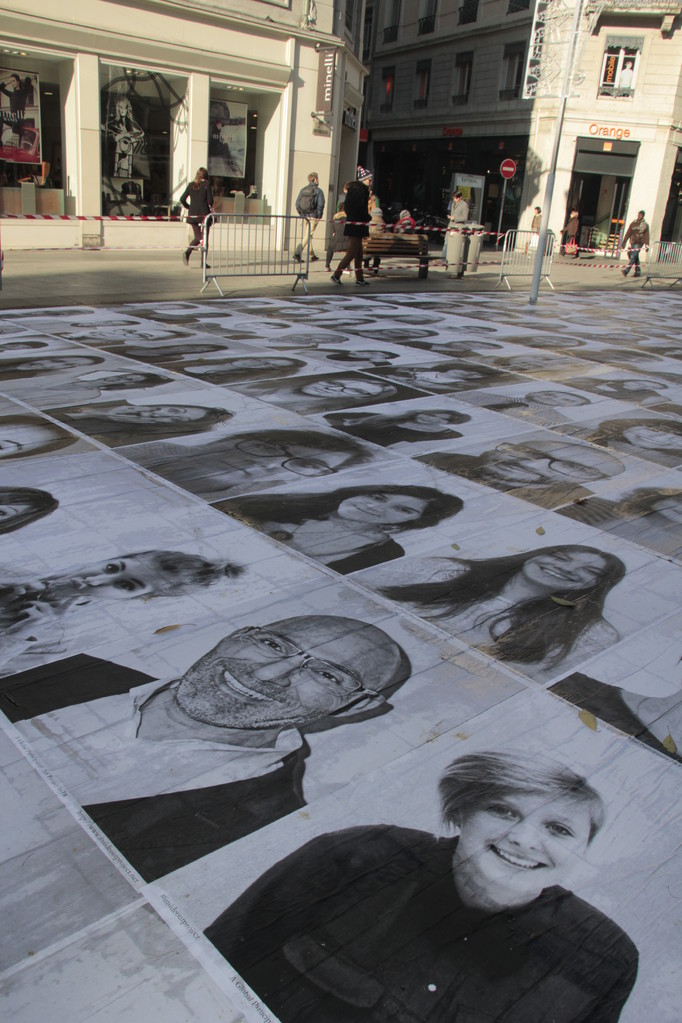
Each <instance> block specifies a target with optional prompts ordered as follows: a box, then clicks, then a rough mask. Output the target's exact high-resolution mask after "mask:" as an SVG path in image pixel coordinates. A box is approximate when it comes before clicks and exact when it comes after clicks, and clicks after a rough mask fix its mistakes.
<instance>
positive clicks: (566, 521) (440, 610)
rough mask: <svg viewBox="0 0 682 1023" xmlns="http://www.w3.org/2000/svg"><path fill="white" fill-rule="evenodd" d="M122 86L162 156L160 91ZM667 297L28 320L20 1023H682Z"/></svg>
mask: <svg viewBox="0 0 682 1023" xmlns="http://www.w3.org/2000/svg"><path fill="white" fill-rule="evenodd" d="M20 84H21V83H20ZM110 84H111V85H115V86H116V88H112V89H108V90H105V91H106V96H105V100H106V101H107V102H106V103H105V104H104V113H103V118H104V115H105V114H106V115H107V116H108V117H109V118H111V119H113V120H116V118H118V119H119V121H120V124H121V125H122V126H124V127H125V128H126V131H127V132H128V136H129V137H130V138H131V139H132V135H134V133H135V131H136V128H135V124H134V123H133V121H134V122H136V123H137V125H138V126H140V127H142V128H144V125H145V124H146V123H147V122H146V120H145V118H146V114H145V110H146V107H145V102H146V99H145V97H147V99H149V98H150V97H152V96H153V90H154V88H155V83H154V82H153V81H152V80H151V78H148V77H147V76H146V74H145V75H142V74H140V75H137V77H135V79H134V80H133V78H131V77H130V76H129V77H128V78H126V79H121V80H120V81H116V82H113V81H112V83H110ZM164 88H165V86H164ZM8 89H9V86H8ZM163 96H166V93H165V92H163V90H162V96H161V98H162V99H163ZM126 97H127V98H128V99H129V101H130V109H129V108H128V105H127V104H125V103H123V102H121V103H119V107H118V111H117V109H116V100H117V99H120V100H121V101H122V100H124V99H125V98H126ZM168 97H169V99H168V102H170V101H171V99H172V96H171V95H170V93H168ZM5 98H6V97H5ZM109 101H110V102H109ZM8 102H9V101H8ZM163 102H164V103H165V102H166V100H165V99H164V100H163ZM173 102H175V100H173ZM3 103H4V99H3ZM221 104H222V101H221ZM223 105H224V104H223ZM107 111H108V113H107ZM131 111H132V113H131ZM212 113H213V114H214V115H215V118H216V123H217V121H218V120H220V133H221V141H223V142H224V141H225V140H224V139H223V136H222V131H223V126H225V125H226V126H227V127H228V128H235V129H239V130H241V127H242V126H240V125H239V124H238V123H231V122H238V121H239V118H242V116H243V118H246V112H245V111H240V110H239V108H238V107H234V106H233V105H232V104H231V103H230V104H229V111H228V110H225V109H222V106H221V109H220V110H218V109H217V108H216V109H215V110H213V112H212ZM103 123H104V120H103ZM244 123H245V122H244ZM5 130H7V128H6V129H5ZM112 140H113V135H112V136H109V141H110V142H112ZM133 141H134V140H133ZM140 142H141V143H142V140H140ZM230 142H234V140H233V139H230V140H228V141H227V144H228V147H229V145H230ZM105 148H106V147H105ZM115 148H116V147H115V145H113V142H112V145H111V146H109V148H106V153H107V159H111V160H114V159H116V158H117V155H116V152H115ZM124 148H125V147H124ZM133 149H134V150H135V151H134V152H133V154H132V155H133V163H132V167H131V166H130V165H128V166H127V167H126V168H125V177H124V178H123V179H122V180H126V181H130V182H133V183H134V181H135V179H136V176H139V177H140V180H141V181H143V182H144V181H146V178H145V177H144V174H143V171H144V162H145V159H146V154H145V152H144V145H143V144H141V145H140V147H139V148H137V149H135V147H133ZM238 150H239V146H238V144H235V145H234V148H233V149H230V154H231V156H230V158H233V157H234V158H235V159H238V157H237V156H236V155H235V154H237V153H238ZM125 155H126V154H125V153H124V152H123V151H122V150H121V152H119V156H118V158H119V159H121V160H124V158H125ZM224 155H225V154H224V151H223V156H224ZM136 161H137V164H136ZM112 170H113V168H112V167H109V169H108V173H112ZM121 170H123V167H121ZM129 172H130V173H129ZM225 173H226V174H227V175H228V176H236V171H235V170H234V168H232V169H229V170H226V171H225ZM131 198H132V196H128V199H131ZM640 298H641V295H632V296H630V295H627V294H619V296H618V298H617V300H616V299H614V300H613V301H607V300H606V299H605V297H604V295H599V296H593V295H591V294H588V295H586V296H584V297H581V299H580V301H579V302H578V301H576V298H575V296H564V295H551V296H547V298H546V299H545V301H544V302H543V304H542V305H541V306H540V307H538V309H537V310H535V311H534V312H533V314H532V315H530V314H529V312H528V310H527V308H526V306H525V305H524V304H523V303H522V302H521V301H520V300H518V301H517V300H516V298H515V297H514V296H513V295H512V296H511V297H507V296H502V295H485V296H477V295H471V294H466V293H458V294H457V295H456V296H454V295H450V294H424V293H421V292H419V293H417V292H414V293H411V294H409V295H408V294H390V295H387V294H383V295H382V294H380V293H379V291H378V290H377V291H376V292H375V293H373V295H372V300H371V302H368V301H365V300H363V299H362V298H361V297H360V296H356V295H355V294H354V295H352V296H350V295H349V296H345V295H344V296H343V297H342V298H341V297H339V296H336V295H335V296H331V297H330V296H320V297H319V298H318V297H316V296H313V295H311V296H308V297H305V298H300V299H298V298H295V299H294V298H290V299H281V300H274V299H270V300H267V299H264V300H259V302H258V305H257V307H253V306H252V305H251V304H250V303H249V302H248V301H244V300H235V299H229V300H218V301H215V302H214V301H211V302H208V303H206V304H202V303H197V302H181V303H164V304H162V305H159V304H155V303H138V304H136V305H134V306H131V307H121V308H117V309H106V308H98V309H94V308H89V307H74V308H59V309H46V310H41V311H35V310H22V311H18V310H15V311H4V312H2V313H0V391H1V394H0V462H1V463H2V467H3V472H2V479H1V480H0V655H1V656H2V667H1V668H0V710H1V711H2V714H3V717H2V721H3V725H2V728H3V731H2V733H0V757H2V761H3V765H4V767H5V769H4V771H3V773H2V775H0V798H1V799H2V803H3V806H5V807H7V810H8V815H9V817H10V819H11V820H12V822H13V826H12V827H11V828H7V829H6V832H7V833H6V834H3V842H2V848H1V849H0V878H1V879H2V883H1V884H0V893H1V894H0V906H1V907H2V910H3V919H5V920H6V925H5V928H4V934H5V940H3V941H2V942H1V943H0V963H1V967H0V968H2V969H3V970H5V973H3V975H2V977H3V986H4V993H5V995H6V1003H7V1015H8V1018H12V1019H13V1020H14V1019H17V1020H23V1019H34V1018H37V1015H38V1013H39V1012H41V1010H42V1015H44V1016H45V1017H47V1016H48V1015H49V1016H50V1018H54V1019H55V1023H62V1021H64V1023H66V1020H67V1019H69V1020H72V1019H80V1018H82V1019H83V1020H85V1019H88V1018H91V1016H92V1006H93V1005H96V1006H97V1007H98V1008H99V1006H100V1003H102V1000H104V1002H105V1003H106V1004H107V1005H113V1006H115V1007H116V1010H115V1011H116V1013H117V1018H131V1019H137V1018H145V1019H146V1018H150V1019H151V1018H164V1019H165V1020H167V1023H180V1021H181V1020H184V1019H186V1018H192V1019H197V1020H202V1021H203V1020H214V1019H218V1018H220V1019H223V1018H224V1019H226V1020H227V1021H228V1023H242V1021H243V1020H246V1021H247V1023H251V1021H255V1020H259V1021H262V1020H268V1019H271V1020H275V1019H280V1020H281V1021H282V1023H288V1021H295V1023H313V1021H314V1023H363V1021H368V1023H388V1021H389V1020H390V1021H396V1020H398V1021H409V1023H451V1021H452V1020H453V1019H454V1018H455V1017H456V1018H457V1020H458V1021H459V1020H467V1023H483V1021H484V1020H485V1021H489V1020H490V1021H499V1023H502V1021H503V1020H505V1021H508V1023H546V1021H547V1020H549V1019H552V1020H556V1021H557V1023H578V1021H583V1023H588V1021H589V1023H596V1021H599V1023H616V1021H618V1020H622V1021H624V1023H640V1021H641V1020H643V1019H649V1018H655V1019H656V1023H678V1020H679V1016H680V1013H679V997H678V994H677V991H678V984H677V979H676V977H675V970H676V969H677V968H678V964H679V962H680V961H682V955H681V954H680V953H681V952H682V949H680V942H679V936H678V934H677V930H678V929H676V921H677V918H678V917H679V904H680V899H681V898H682V889H681V888H680V883H679V876H680V869H679V868H680V864H679V844H680V827H679V814H678V813H677V810H676V805H677V803H676V801H677V800H678V790H679V771H680V759H681V754H680V750H681V749H682V697H681V695H680V694H681V693H682V675H681V669H680V665H681V664H682V661H681V659H680V655H681V651H680V643H679V637H680V625H681V622H682V617H681V616H682V608H681V607H680V599H679V594H680V592H682V586H680V564H679V554H680V544H681V538H680V525H681V523H682V511H681V505H680V495H681V494H682V486H681V485H680V459H681V458H682V451H681V449H680V431H679V413H680V407H681V404H680V402H679V390H680V379H679V378H680V375H681V374H680V373H679V371H678V367H679V358H678V355H679V351H680V350H679V347H676V343H675V338H676V336H677V327H678V324H679V319H680V302H679V296H676V295H675V294H674V293H670V294H666V296H665V301H664V300H658V301H657V303H656V304H655V305H654V304H653V303H652V304H651V306H649V307H648V313H647V319H646V321H644V320H643V319H642V316H641V303H640V302H639V299H640ZM545 349H546V350H545ZM64 985H68V988H69V992H70V995H69V1004H68V1009H64V1011H62V1010H57V1012H56V1015H55V1010H54V1006H53V1004H52V1003H53V1002H54V998H55V992H58V991H59V990H63V988H64ZM178 992H182V995H181V997H180V996H179V995H178ZM102 1004H103V1003H102Z"/></svg>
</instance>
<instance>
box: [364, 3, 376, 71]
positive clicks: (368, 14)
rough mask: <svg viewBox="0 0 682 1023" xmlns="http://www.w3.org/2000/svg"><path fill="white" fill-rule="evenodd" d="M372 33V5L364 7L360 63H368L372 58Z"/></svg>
mask: <svg viewBox="0 0 682 1023" xmlns="http://www.w3.org/2000/svg"><path fill="white" fill-rule="evenodd" d="M373 35H374V6H373V5H372V4H367V6H366V7H365V24H364V26H363V29H362V63H363V64H369V62H370V61H371V59H372V36H373Z"/></svg>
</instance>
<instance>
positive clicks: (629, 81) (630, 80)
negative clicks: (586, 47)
mask: <svg viewBox="0 0 682 1023" xmlns="http://www.w3.org/2000/svg"><path fill="white" fill-rule="evenodd" d="M643 41H644V40H643V39H634V38H632V37H628V36H609V37H607V39H606V49H605V50H604V60H603V61H602V69H601V79H600V82H599V95H600V96H613V97H615V98H616V99H629V98H630V97H631V96H634V94H635V82H636V80H637V70H638V67H639V58H640V56H641V53H642V43H643Z"/></svg>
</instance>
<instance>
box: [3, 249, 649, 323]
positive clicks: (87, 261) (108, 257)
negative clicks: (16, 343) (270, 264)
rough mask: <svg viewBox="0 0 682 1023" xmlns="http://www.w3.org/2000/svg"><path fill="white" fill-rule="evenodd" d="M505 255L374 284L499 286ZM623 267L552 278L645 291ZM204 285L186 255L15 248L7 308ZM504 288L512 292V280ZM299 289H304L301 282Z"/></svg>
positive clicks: (592, 266)
mask: <svg viewBox="0 0 682 1023" xmlns="http://www.w3.org/2000/svg"><path fill="white" fill-rule="evenodd" d="M500 258H501V257H500V254H499V253H496V252H495V251H494V250H487V249H486V250H484V252H483V256H482V262H481V265H480V267H479V269H478V271H477V272H476V273H471V274H467V276H466V277H465V279H464V280H463V281H457V280H456V279H455V278H454V277H453V276H451V275H448V274H447V273H446V272H445V271H444V270H443V269H442V268H441V267H434V268H433V269H432V270H431V272H430V273H429V277H428V279H427V280H426V281H420V280H418V278H417V274H416V271H415V270H414V269H411V268H408V267H407V266H405V267H404V268H402V269H392V267H394V266H395V265H396V264H397V261H393V263H388V262H387V261H384V268H383V269H382V272H381V275H380V277H379V278H378V279H377V280H375V281H374V280H373V281H372V293H374V292H376V293H378V294H379V293H380V294H386V293H392V292H395V291H403V290H407V292H408V293H409V294H413V293H422V292H424V291H426V292H429V293H432V292H440V291H446V292H451V291H452V292H456V293H460V292H462V291H463V292H466V293H472V292H474V293H476V292H479V291H486V292H487V291H493V290H495V289H496V288H497V287H498V285H499V281H500V271H499V263H500ZM336 261H337V260H335V262H336ZM620 265H625V264H624V263H623V264H619V265H615V263H613V262H605V263H604V262H602V260H601V257H595V258H589V257H585V258H582V259H578V260H576V259H573V258H571V259H567V258H562V257H557V258H556V259H555V260H554V265H553V269H552V282H553V284H554V286H555V287H556V288H557V290H558V291H559V292H568V291H574V290H576V289H579V290H581V291H595V290H596V291H603V290H604V289H612V288H615V289H617V290H618V291H619V292H620V291H631V290H638V285H639V282H636V281H634V280H633V279H632V278H630V279H628V280H625V279H624V278H623V277H622V276H621V273H620V269H619V266H620ZM294 280H295V277H293V276H290V277H274V276H273V277H256V278H249V277H233V278H229V279H228V280H227V281H226V282H225V284H226V287H225V288H224V290H225V291H226V293H227V294H229V295H232V296H236V297H242V296H246V295H254V294H258V295H260V294H267V295H272V296H276V295H281V296H282V297H284V296H287V295H289V294H290V293H291V287H292V285H293V283H294ZM201 286H202V279H201V270H200V268H199V266H198V265H197V266H190V267H189V268H188V267H185V266H183V264H182V261H181V258H180V253H179V252H175V251H173V252H168V251H164V250H158V251H157V250H152V251H147V252H120V251H112V250H95V251H87V252H84V251H80V250H78V251H49V252H47V251H28V252H21V251H9V252H6V253H5V269H4V273H3V276H2V292H1V293H0V309H11V308H22V307H23V308H29V307H31V306H33V305H35V304H36V296H37V295H38V301H39V303H40V304H41V305H65V304H69V303H72V302H87V303H88V304H92V305H107V304H110V303H112V302H120V301H121V300H127V301H131V302H143V301H145V300H147V299H148V298H149V297H150V296H154V297H155V298H156V299H157V300H161V301H170V300H172V299H174V298H175V299H196V298H197V297H198V296H199V294H200V292H201ZM308 287H309V290H310V293H311V294H320V293H323V294H327V293H330V292H331V291H332V290H333V289H334V287H335V285H333V284H332V283H331V282H330V280H329V274H328V273H326V271H325V270H324V263H323V262H322V260H319V261H318V262H317V263H311V264H310V279H309V282H308ZM351 287H353V285H351ZM512 287H513V290H514V291H515V292H516V291H518V292H523V291H524V290H525V292H526V293H527V292H528V290H529V288H530V279H529V278H524V279H520V280H518V281H514V282H513V285H512ZM501 289H502V290H504V285H502V286H501ZM368 290H369V289H368ZM549 290H550V289H549V287H548V286H547V285H546V284H543V285H542V293H543V294H544V293H546V292H549ZM296 291H297V293H299V294H300V293H301V292H302V288H301V285H300V284H299V285H298V287H297V289H296ZM205 297H207V298H209V299H214V298H217V297H219V296H218V292H217V290H216V288H215V286H214V285H211V286H210V287H209V288H207V290H206V292H205Z"/></svg>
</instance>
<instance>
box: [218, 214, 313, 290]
mask: <svg viewBox="0 0 682 1023" xmlns="http://www.w3.org/2000/svg"><path fill="white" fill-rule="evenodd" d="M310 236H311V231H310V221H309V220H308V219H306V218H304V217H289V216H283V215H280V214H272V213H248V214H247V213H239V214H235V213H209V215H208V216H207V217H206V220H205V221H204V240H205V239H206V238H208V245H207V246H206V245H205V244H204V246H203V254H204V256H205V258H204V285H203V287H202V289H201V291H202V292H204V291H205V290H206V288H207V287H208V286H209V284H210V283H211V282H213V284H215V286H216V288H217V289H218V291H219V292H220V294H221V296H224V294H225V293H224V291H223V289H222V288H221V286H220V284H219V283H218V281H219V279H223V278H225V277H286V276H289V275H291V274H293V275H294V276H295V277H296V280H295V281H294V284H293V287H292V289H291V290H292V291H293V290H294V288H295V287H296V285H297V284H298V282H299V281H301V283H302V284H303V290H304V291H305V293H306V294H307V293H308V289H307V287H306V283H305V282H306V280H307V278H308V271H309V267H310ZM298 251H300V257H299V259H295V258H294V256H295V255H296V254H297V252H298Z"/></svg>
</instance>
